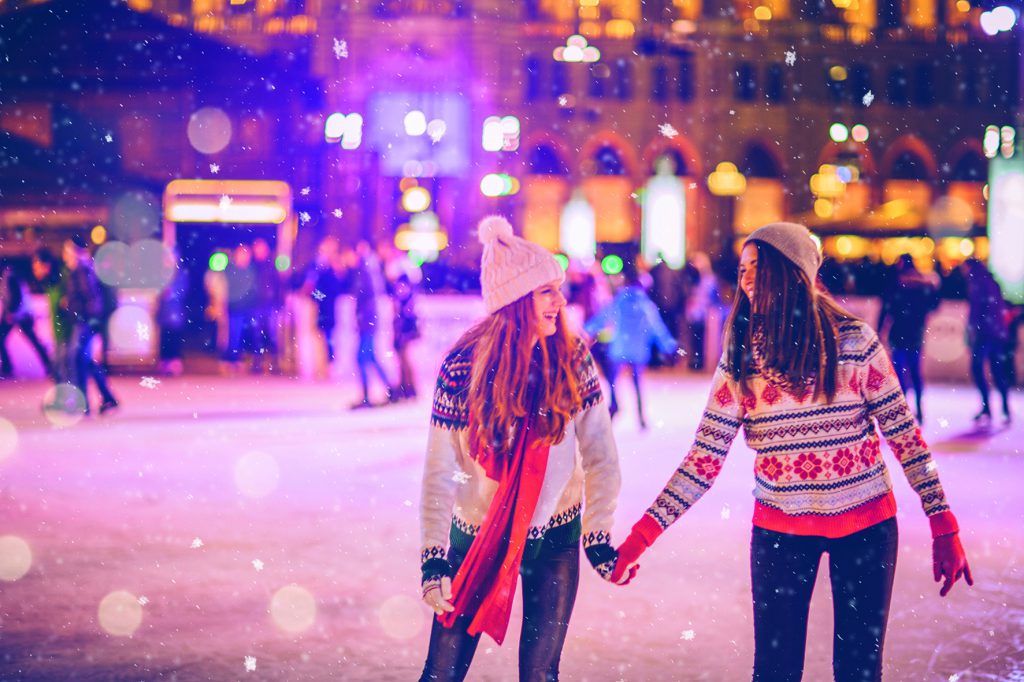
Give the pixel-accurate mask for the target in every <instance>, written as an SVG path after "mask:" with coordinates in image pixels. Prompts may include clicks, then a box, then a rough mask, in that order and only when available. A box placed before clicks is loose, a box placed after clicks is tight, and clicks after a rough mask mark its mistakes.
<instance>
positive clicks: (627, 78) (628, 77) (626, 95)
mask: <svg viewBox="0 0 1024 682" xmlns="http://www.w3.org/2000/svg"><path fill="white" fill-rule="evenodd" d="M612 94H613V95H614V96H615V98H616V99H621V100H628V99H632V97H633V65H632V64H631V63H630V62H629V61H627V60H625V59H617V60H615V81H614V84H613V85H612Z"/></svg>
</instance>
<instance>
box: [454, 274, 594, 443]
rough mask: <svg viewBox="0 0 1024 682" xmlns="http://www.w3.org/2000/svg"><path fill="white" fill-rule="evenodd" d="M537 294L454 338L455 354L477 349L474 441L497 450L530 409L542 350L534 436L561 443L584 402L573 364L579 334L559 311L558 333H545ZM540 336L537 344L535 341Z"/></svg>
mask: <svg viewBox="0 0 1024 682" xmlns="http://www.w3.org/2000/svg"><path fill="white" fill-rule="evenodd" d="M536 318H537V313H536V312H535V310H534V304H533V295H532V294H530V295H527V296H524V297H522V298H520V299H518V300H516V301H514V302H513V303H510V304H509V305H507V306H505V307H503V308H501V309H499V310H497V311H495V312H494V313H491V314H490V315H488V316H487V317H486V318H485V319H484V320H482V321H481V322H479V323H477V324H476V325H474V326H473V327H472V328H470V329H469V330H468V331H467V332H466V333H465V334H463V335H462V337H461V338H460V339H459V340H458V341H456V342H455V346H454V348H453V351H454V352H470V353H472V356H471V357H472V362H471V366H472V370H471V373H470V383H469V415H470V424H472V425H473V426H474V428H475V430H476V432H475V433H471V434H470V443H476V444H486V445H489V446H490V447H492V448H494V449H495V450H503V449H505V448H507V447H508V445H509V437H510V435H511V434H512V430H513V426H514V425H515V422H516V420H519V419H522V418H524V417H525V416H526V413H527V411H528V410H530V409H531V407H532V406H531V405H530V404H528V403H529V395H530V393H531V391H530V386H529V385H528V384H529V381H530V374H531V371H530V363H531V361H532V360H533V356H534V353H535V352H536V353H537V360H538V363H537V364H538V369H539V370H540V371H539V373H538V374H539V377H538V379H539V381H540V385H539V386H537V387H536V390H537V391H538V398H539V406H540V409H539V410H538V413H537V414H536V415H534V417H535V419H534V422H533V427H532V432H533V434H534V435H535V436H536V437H538V438H540V439H542V440H544V441H546V442H548V443H560V442H562V439H563V438H565V429H566V425H567V424H568V423H569V420H570V419H571V418H572V416H573V415H574V414H575V413H576V412H577V411H579V409H580V407H582V405H583V400H582V398H581V397H580V390H579V382H578V381H577V378H576V371H575V369H574V367H573V354H574V351H575V348H576V338H575V336H573V334H572V333H571V332H570V331H569V328H568V327H567V326H566V323H565V316H564V315H563V314H562V313H559V315H558V321H557V326H556V331H555V333H554V334H553V335H551V336H547V337H545V336H543V335H541V334H540V332H539V330H538V326H537V319H536ZM534 338H539V339H540V341H539V342H538V343H537V344H536V345H531V343H530V342H531V340H532V339H534Z"/></svg>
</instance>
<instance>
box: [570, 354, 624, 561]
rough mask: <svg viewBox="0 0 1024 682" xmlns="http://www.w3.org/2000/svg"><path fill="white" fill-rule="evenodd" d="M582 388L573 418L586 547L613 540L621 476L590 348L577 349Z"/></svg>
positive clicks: (613, 438)
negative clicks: (580, 468)
mask: <svg viewBox="0 0 1024 682" xmlns="http://www.w3.org/2000/svg"><path fill="white" fill-rule="evenodd" d="M577 353H578V357H579V361H578V365H579V367H580V370H579V389H580V395H581V396H582V398H583V408H582V409H581V410H580V413H579V414H577V415H576V418H575V420H574V423H575V428H576V438H577V440H578V442H579V447H580V457H581V459H582V461H583V476H584V499H585V501H586V507H585V508H584V511H583V547H584V549H586V548H587V547H590V546H593V545H598V544H603V543H608V544H610V543H611V529H612V522H613V520H614V515H615V506H616V504H617V502H618V498H619V488H620V487H621V484H622V477H621V474H620V472H619V451H618V448H616V446H615V437H614V435H613V434H612V420H611V417H609V416H608V407H607V405H606V404H605V402H604V401H603V400H602V399H601V382H600V380H599V379H598V376H597V367H596V365H595V363H594V358H593V356H592V355H591V354H590V351H589V350H588V349H587V348H586V346H584V345H582V344H581V345H580V347H579V348H578V350H577Z"/></svg>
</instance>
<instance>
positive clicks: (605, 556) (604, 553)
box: [584, 542, 640, 585]
mask: <svg viewBox="0 0 1024 682" xmlns="http://www.w3.org/2000/svg"><path fill="white" fill-rule="evenodd" d="M584 551H585V552H586V554H587V559H589V560H590V565H591V566H593V567H594V570H595V571H597V574H598V575H599V576H601V577H602V578H604V579H605V580H607V581H608V582H611V583H614V584H616V585H628V584H629V581H631V580H632V579H633V578H635V577H636V572H637V570H639V568H640V567H639V566H632V567H629V570H628V571H627V570H623V571H619V570H618V567H619V565H620V564H621V561H622V557H621V555H620V554H619V553H618V552H616V551H615V548H614V547H612V546H611V545H610V544H608V543H606V542H602V543H600V544H596V545H591V546H590V547H587V548H586V549H585V550H584Z"/></svg>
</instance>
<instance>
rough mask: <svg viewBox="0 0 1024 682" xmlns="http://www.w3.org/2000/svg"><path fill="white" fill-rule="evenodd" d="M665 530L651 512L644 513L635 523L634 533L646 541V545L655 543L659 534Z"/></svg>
mask: <svg viewBox="0 0 1024 682" xmlns="http://www.w3.org/2000/svg"><path fill="white" fill-rule="evenodd" d="M663 532H665V529H664V528H662V527H661V524H660V523H658V522H657V521H655V520H654V517H653V516H651V515H650V514H644V515H643V516H641V517H640V520H639V521H637V522H636V523H635V524H634V525H633V534H634V535H636V536H638V537H639V538H640V539H641V540H643V541H644V545H645V546H646V547H650V546H651V545H653V544H654V541H655V540H657V539H658V536H659V535H661V534H662V533H663Z"/></svg>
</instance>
